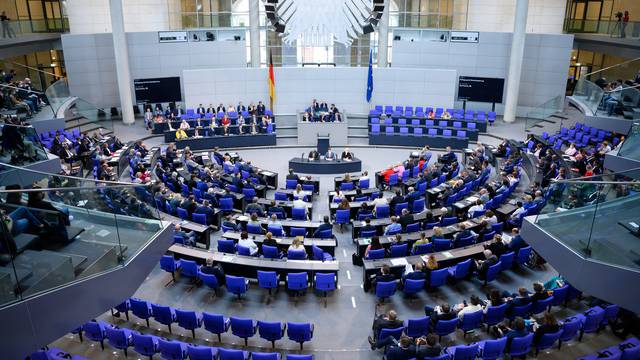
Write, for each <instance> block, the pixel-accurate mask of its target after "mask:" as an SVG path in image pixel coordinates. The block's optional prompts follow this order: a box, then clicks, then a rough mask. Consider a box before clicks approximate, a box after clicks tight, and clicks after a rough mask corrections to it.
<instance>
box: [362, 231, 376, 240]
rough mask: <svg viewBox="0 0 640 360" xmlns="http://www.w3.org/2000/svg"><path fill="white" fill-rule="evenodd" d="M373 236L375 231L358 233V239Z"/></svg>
mask: <svg viewBox="0 0 640 360" xmlns="http://www.w3.org/2000/svg"><path fill="white" fill-rule="evenodd" d="M374 236H376V230H366V231H362V232H360V237H363V238H371V237H374Z"/></svg>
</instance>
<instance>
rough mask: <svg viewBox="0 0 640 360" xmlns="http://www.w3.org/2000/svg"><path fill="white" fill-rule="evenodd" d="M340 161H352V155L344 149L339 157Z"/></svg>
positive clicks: (347, 149)
mask: <svg viewBox="0 0 640 360" xmlns="http://www.w3.org/2000/svg"><path fill="white" fill-rule="evenodd" d="M340 158H341V159H342V160H353V153H352V152H351V151H349V148H344V151H343V152H342V155H341V156H340Z"/></svg>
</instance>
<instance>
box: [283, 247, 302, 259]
mask: <svg viewBox="0 0 640 360" xmlns="http://www.w3.org/2000/svg"><path fill="white" fill-rule="evenodd" d="M287 259H289V260H306V259H307V252H306V251H305V250H304V249H300V250H297V249H289V250H287Z"/></svg>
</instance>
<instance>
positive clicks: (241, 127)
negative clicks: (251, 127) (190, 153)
mask: <svg viewBox="0 0 640 360" xmlns="http://www.w3.org/2000/svg"><path fill="white" fill-rule="evenodd" d="M237 121H238V134H239V135H244V116H242V114H239V115H238V120H237Z"/></svg>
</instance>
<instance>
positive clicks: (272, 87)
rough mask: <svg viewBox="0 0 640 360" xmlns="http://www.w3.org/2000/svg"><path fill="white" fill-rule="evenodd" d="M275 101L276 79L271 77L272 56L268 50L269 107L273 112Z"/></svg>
mask: <svg viewBox="0 0 640 360" xmlns="http://www.w3.org/2000/svg"><path fill="white" fill-rule="evenodd" d="M275 99H276V77H275V76H274V75H273V55H272V54H271V50H269V105H270V109H271V111H273V102H274V101H275Z"/></svg>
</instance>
